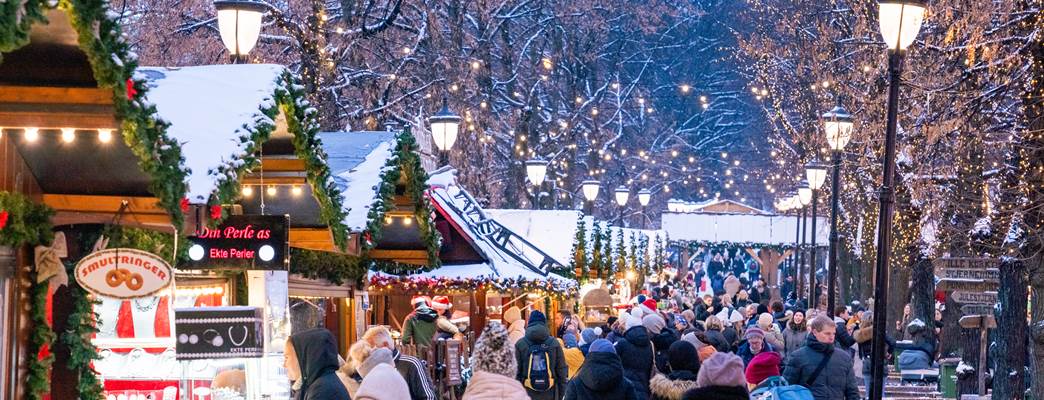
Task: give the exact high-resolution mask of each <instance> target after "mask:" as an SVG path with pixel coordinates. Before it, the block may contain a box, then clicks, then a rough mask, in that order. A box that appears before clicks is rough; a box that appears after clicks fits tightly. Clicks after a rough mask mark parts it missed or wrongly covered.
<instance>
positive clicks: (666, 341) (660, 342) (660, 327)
mask: <svg viewBox="0 0 1044 400" xmlns="http://www.w3.org/2000/svg"><path fill="white" fill-rule="evenodd" d="M642 326H644V327H645V330H647V331H649V340H651V341H652V344H653V352H655V353H656V368H657V369H659V370H660V371H667V369H668V367H667V349H668V348H670V347H671V344H673V343H674V342H676V341H678V337H677V336H675V334H674V332H673V331H671V330H670V329H668V328H667V327H666V326H664V319H663V317H660V316H659V315H656V314H649V315H646V316H645V317H643V318H642Z"/></svg>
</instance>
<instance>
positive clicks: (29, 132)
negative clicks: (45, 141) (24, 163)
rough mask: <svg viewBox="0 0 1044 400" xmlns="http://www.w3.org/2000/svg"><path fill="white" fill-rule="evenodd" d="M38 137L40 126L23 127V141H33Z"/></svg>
mask: <svg viewBox="0 0 1044 400" xmlns="http://www.w3.org/2000/svg"><path fill="white" fill-rule="evenodd" d="M39 138H40V128H25V141H26V142H30V143H32V142H35V141H36V139H39Z"/></svg>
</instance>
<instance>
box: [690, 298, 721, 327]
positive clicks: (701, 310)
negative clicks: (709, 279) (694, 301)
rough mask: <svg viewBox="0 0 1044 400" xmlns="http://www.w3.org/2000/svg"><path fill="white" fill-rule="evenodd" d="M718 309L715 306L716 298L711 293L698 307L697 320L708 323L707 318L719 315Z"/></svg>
mask: <svg viewBox="0 0 1044 400" xmlns="http://www.w3.org/2000/svg"><path fill="white" fill-rule="evenodd" d="M718 311H719V310H718V308H716V307H715V306H714V296H711V295H710V294H709V293H708V294H705V295H703V302H702V303H700V304H699V305H697V306H696V320H697V321H706V320H707V317H710V316H711V315H714V314H717V313H718Z"/></svg>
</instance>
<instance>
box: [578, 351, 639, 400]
mask: <svg viewBox="0 0 1044 400" xmlns="http://www.w3.org/2000/svg"><path fill="white" fill-rule="evenodd" d="M637 399H638V396H637V394H636V392H635V385H634V383H633V382H632V381H631V380H630V379H626V378H624V371H623V367H622V365H621V363H620V356H618V355H616V349H615V348H614V347H613V344H612V342H610V341H608V340H605V339H598V340H595V341H594V342H592V343H591V347H590V349H589V350H588V352H587V360H586V361H584V365H583V366H582V367H580V371H579V372H577V374H576V377H575V378H574V379H573V380H571V381H569V384H568V385H567V387H566V391H565V400H637Z"/></svg>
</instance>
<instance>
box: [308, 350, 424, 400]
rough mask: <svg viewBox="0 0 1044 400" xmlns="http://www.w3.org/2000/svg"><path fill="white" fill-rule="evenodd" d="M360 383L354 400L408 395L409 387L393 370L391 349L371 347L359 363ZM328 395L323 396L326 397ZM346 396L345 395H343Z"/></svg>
mask: <svg viewBox="0 0 1044 400" xmlns="http://www.w3.org/2000/svg"><path fill="white" fill-rule="evenodd" d="M359 375H362V377H363V380H362V383H361V384H359V390H358V391H357V392H355V397H353V398H352V399H355V400H384V399H387V400H399V399H408V398H409V397H410V388H409V386H407V385H406V380H405V379H402V375H399V371H397V370H395V359H394V358H393V357H392V352H391V350H388V349H385V348H378V349H372V351H371V352H370V354H369V355H368V356H367V357H366V360H364V361H363V362H362V364H360V365H359ZM327 398H329V397H324V399H327ZM345 398H347V397H345Z"/></svg>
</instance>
